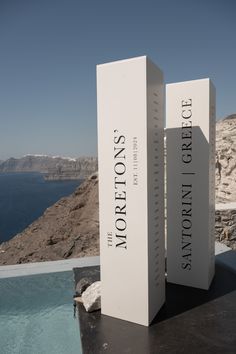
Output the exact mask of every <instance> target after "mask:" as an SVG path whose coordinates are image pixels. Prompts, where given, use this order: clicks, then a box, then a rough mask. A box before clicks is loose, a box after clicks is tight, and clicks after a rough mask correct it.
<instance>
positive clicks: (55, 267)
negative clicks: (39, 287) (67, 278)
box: [0, 257, 100, 278]
mask: <svg viewBox="0 0 236 354" xmlns="http://www.w3.org/2000/svg"><path fill="white" fill-rule="evenodd" d="M99 263H100V257H84V258H73V259H67V260H61V261H50V262H35V263H26V264H16V265H6V266H0V278H10V277H18V276H24V275H33V274H44V273H55V272H65V271H67V270H72V269H73V268H75V267H89V266H95V265H99Z"/></svg>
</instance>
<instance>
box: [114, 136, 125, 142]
mask: <svg viewBox="0 0 236 354" xmlns="http://www.w3.org/2000/svg"><path fill="white" fill-rule="evenodd" d="M114 143H115V144H119V143H120V144H124V143H125V136H124V135H119V136H114Z"/></svg>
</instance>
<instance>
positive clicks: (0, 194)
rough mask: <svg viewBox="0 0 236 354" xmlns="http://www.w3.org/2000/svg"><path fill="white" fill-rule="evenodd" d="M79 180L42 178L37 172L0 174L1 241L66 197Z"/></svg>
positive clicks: (77, 184)
mask: <svg viewBox="0 0 236 354" xmlns="http://www.w3.org/2000/svg"><path fill="white" fill-rule="evenodd" d="M81 182H82V180H68V181H45V180H44V178H43V175H42V174H40V173H31V172H30V173H0V244H1V243H2V242H4V241H8V240H10V239H11V238H12V237H13V236H15V235H16V234H18V233H19V232H21V231H23V230H24V229H25V228H26V227H27V226H28V225H30V224H31V223H32V222H33V221H34V220H36V219H37V218H38V217H40V216H41V215H42V214H43V213H44V211H45V209H47V208H48V207H49V206H51V205H53V204H54V203H55V202H56V201H58V200H59V199H60V198H62V197H64V196H68V195H70V194H71V193H73V192H74V190H75V189H76V188H77V187H78V186H79V185H80V184H81Z"/></svg>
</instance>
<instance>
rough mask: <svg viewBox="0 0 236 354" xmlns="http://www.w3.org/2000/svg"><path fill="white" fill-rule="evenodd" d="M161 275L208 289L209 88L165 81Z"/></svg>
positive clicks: (211, 216) (205, 82)
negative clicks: (163, 268)
mask: <svg viewBox="0 0 236 354" xmlns="http://www.w3.org/2000/svg"><path fill="white" fill-rule="evenodd" d="M166 112H167V116H166V128H167V129H166V136H167V279H168V281H169V282H173V283H177V284H181V285H186V286H193V287H198V288H202V289H208V288H209V286H210V283H211V280H212V277H213V275H214V232H215V90H214V87H213V85H212V84H211V82H210V80H209V79H202V80H194V81H187V82H181V83H175V84H170V85H167V89H166Z"/></svg>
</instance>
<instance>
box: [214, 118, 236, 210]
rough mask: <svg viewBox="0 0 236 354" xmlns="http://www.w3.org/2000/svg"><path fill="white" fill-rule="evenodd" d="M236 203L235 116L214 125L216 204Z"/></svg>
mask: <svg viewBox="0 0 236 354" xmlns="http://www.w3.org/2000/svg"><path fill="white" fill-rule="evenodd" d="M232 201H236V114H233V115H231V116H228V117H226V118H225V119H223V120H221V121H218V122H217V124H216V203H227V202H232Z"/></svg>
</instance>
